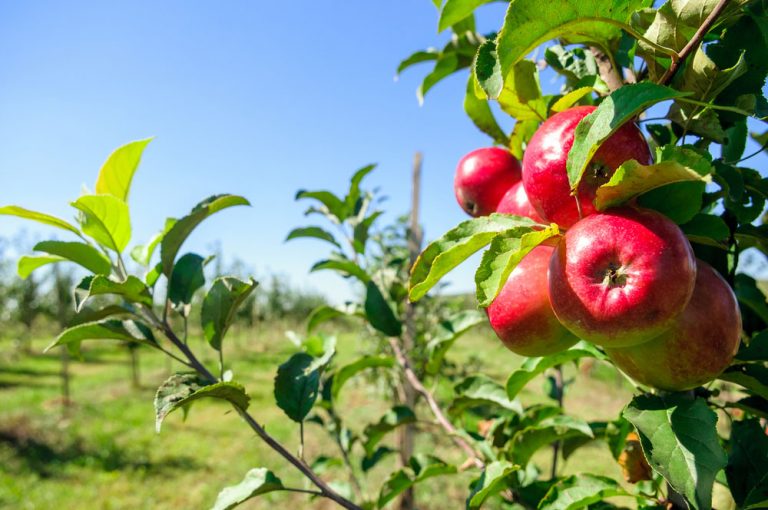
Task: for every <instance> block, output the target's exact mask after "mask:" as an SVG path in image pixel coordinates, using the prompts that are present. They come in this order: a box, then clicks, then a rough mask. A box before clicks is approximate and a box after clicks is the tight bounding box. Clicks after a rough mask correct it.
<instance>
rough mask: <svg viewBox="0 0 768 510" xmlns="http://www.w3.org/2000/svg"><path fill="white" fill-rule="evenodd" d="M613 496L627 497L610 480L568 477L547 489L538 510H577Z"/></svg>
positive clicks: (583, 476) (577, 476)
mask: <svg viewBox="0 0 768 510" xmlns="http://www.w3.org/2000/svg"><path fill="white" fill-rule="evenodd" d="M613 496H629V494H628V493H627V491H625V490H624V489H622V487H621V486H620V485H619V484H618V482H616V481H615V480H612V479H610V478H607V477H605V476H596V475H590V474H583V475H574V476H569V477H568V478H565V479H563V480H560V481H559V482H557V483H556V484H555V485H553V486H552V488H550V489H549V491H548V492H547V494H546V496H544V499H542V500H541V502H540V503H539V510H577V509H579V508H587V507H590V505H592V504H594V503H599V502H601V501H603V500H604V499H605V498H610V497H613Z"/></svg>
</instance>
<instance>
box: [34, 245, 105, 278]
mask: <svg viewBox="0 0 768 510" xmlns="http://www.w3.org/2000/svg"><path fill="white" fill-rule="evenodd" d="M32 249H33V250H35V251H42V252H45V253H48V254H49V255H55V256H58V257H63V258H65V259H67V260H70V261H72V262H74V263H75V264H79V265H81V266H82V267H84V268H85V269H87V270H88V271H90V272H92V273H94V274H104V275H108V274H109V273H110V272H111V271H112V262H110V260H109V259H108V258H107V257H106V256H105V255H104V254H103V253H101V252H100V251H99V250H97V249H96V248H94V247H93V246H91V245H89V244H85V243H80V242H65V241H42V242H39V243H37V244H36V245H35V246H34V248H32Z"/></svg>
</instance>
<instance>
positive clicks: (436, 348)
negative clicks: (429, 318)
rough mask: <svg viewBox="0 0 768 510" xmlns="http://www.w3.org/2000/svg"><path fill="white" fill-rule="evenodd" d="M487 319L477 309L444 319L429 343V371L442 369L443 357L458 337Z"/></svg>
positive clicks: (431, 372)
mask: <svg viewBox="0 0 768 510" xmlns="http://www.w3.org/2000/svg"><path fill="white" fill-rule="evenodd" d="M486 320H487V317H486V315H485V314H484V313H483V312H480V311H477V310H463V311H461V312H458V313H456V314H455V315H452V316H451V317H449V318H448V319H446V320H444V321H442V322H441V323H440V324H439V325H438V326H437V332H436V333H435V336H434V337H433V338H432V339H431V340H430V341H429V343H428V344H427V353H428V354H429V357H428V360H427V366H426V369H427V372H428V373H430V374H436V373H438V372H439V371H440V367H441V366H442V364H443V358H445V354H446V353H447V352H448V350H449V349H450V348H451V347H452V346H453V344H454V343H455V342H456V340H458V338H459V337H460V336H461V335H463V334H464V333H466V332H467V331H469V330H470V329H471V328H473V327H474V326H477V325H478V324H482V323H484V322H485V321H486Z"/></svg>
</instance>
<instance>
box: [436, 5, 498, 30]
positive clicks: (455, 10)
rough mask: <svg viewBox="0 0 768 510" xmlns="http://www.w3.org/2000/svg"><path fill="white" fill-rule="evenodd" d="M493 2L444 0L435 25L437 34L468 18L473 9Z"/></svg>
mask: <svg viewBox="0 0 768 510" xmlns="http://www.w3.org/2000/svg"><path fill="white" fill-rule="evenodd" d="M492 1H493V0H445V3H444V4H443V7H442V9H440V20H439V21H438V24H437V30H438V32H442V31H443V30H445V29H446V28H449V27H452V26H453V25H455V24H456V23H458V22H460V21H462V20H464V19H465V18H468V17H469V16H471V15H472V13H474V12H475V9H477V8H478V7H480V6H481V5H483V4H487V3H489V2H492Z"/></svg>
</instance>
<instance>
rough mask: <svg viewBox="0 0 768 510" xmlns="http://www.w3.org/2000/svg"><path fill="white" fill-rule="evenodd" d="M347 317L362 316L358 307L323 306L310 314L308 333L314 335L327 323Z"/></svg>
mask: <svg viewBox="0 0 768 510" xmlns="http://www.w3.org/2000/svg"><path fill="white" fill-rule="evenodd" d="M345 315H361V314H360V313H359V311H358V310H357V307H356V306H354V305H351V304H348V305H347V306H344V307H333V306H328V305H322V306H319V307H317V308H315V309H314V310H312V312H311V313H310V314H309V318H308V319H307V333H312V332H313V331H314V330H315V329H317V327H318V326H319V325H320V324H322V323H324V322H327V321H330V320H333V319H335V318H337V317H343V316H345Z"/></svg>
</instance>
